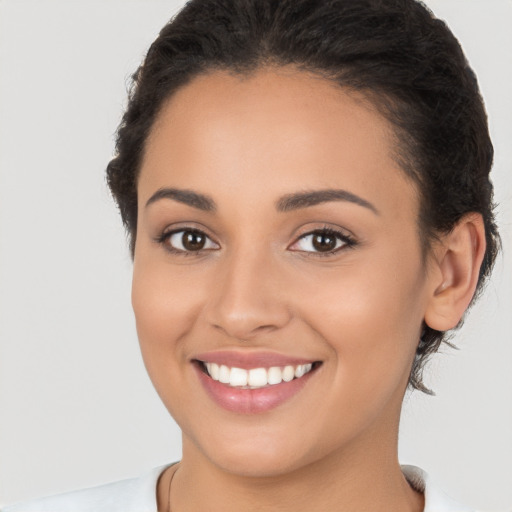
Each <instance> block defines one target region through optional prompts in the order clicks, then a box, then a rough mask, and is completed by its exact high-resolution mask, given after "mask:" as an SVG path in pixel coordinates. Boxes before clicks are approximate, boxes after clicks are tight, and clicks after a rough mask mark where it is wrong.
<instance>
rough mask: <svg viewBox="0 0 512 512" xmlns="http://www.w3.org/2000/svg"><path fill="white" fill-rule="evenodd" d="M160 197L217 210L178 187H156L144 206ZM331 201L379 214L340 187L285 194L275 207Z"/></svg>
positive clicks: (209, 200) (208, 200)
mask: <svg viewBox="0 0 512 512" xmlns="http://www.w3.org/2000/svg"><path fill="white" fill-rule="evenodd" d="M160 199H172V200H174V201H178V202H179V203H183V204H186V205H188V206H191V207H193V208H197V209H198V210H202V211H205V212H212V213H214V212H215V211H216V210H217V205H216V204H215V201H214V200H213V199H212V198H210V197H208V196H207V195H204V194H200V193H198V192H193V191H192V190H184V189H178V188H161V189H158V190H157V191H156V192H155V193H154V194H153V195H152V196H151V197H150V198H149V199H148V200H147V202H146V208H147V207H148V206H149V205H150V204H152V203H155V202H156V201H159V200H160ZM331 201H347V202H349V203H354V204H357V205H359V206H363V207H364V208H368V209H369V210H371V211H372V212H373V213H375V214H376V215H379V211H378V210H377V208H376V207H375V206H374V205H373V204H372V203H370V202H369V201H367V200H366V199H363V198H362V197H359V196H357V195H355V194H353V193H352V192H348V191H347V190H342V189H325V190H313V191H306V192H297V193H294V194H287V195H285V196H283V197H281V198H280V199H279V200H278V201H277V202H276V209H277V210H278V211H279V212H289V211H293V210H299V209H302V208H308V207H311V206H315V205H317V204H321V203H327V202H331Z"/></svg>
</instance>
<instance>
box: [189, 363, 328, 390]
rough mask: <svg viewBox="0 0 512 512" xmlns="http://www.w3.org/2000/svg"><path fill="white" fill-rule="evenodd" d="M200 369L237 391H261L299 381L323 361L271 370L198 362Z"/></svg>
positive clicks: (277, 367) (274, 367) (275, 367)
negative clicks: (261, 389) (284, 383)
mask: <svg viewBox="0 0 512 512" xmlns="http://www.w3.org/2000/svg"><path fill="white" fill-rule="evenodd" d="M196 362H197V364H198V365H199V367H200V369H201V370H202V371H203V372H204V373H205V374H206V375H208V376H209V377H210V378H211V379H213V380H214V381H217V382H220V383H221V384H225V385H226V386H229V387H232V388H237V389H260V388H268V387H271V386H276V385H278V384H281V383H283V382H291V381H292V380H297V379H300V378H302V377H304V375H307V374H308V373H310V372H312V371H313V370H315V369H316V368H318V367H319V366H320V365H321V364H322V363H321V361H314V362H311V363H306V364H298V365H286V366H271V367H269V368H265V367H259V368H251V369H244V368H237V367H230V366H227V365H223V364H217V363H212V362H206V361H200V360H196Z"/></svg>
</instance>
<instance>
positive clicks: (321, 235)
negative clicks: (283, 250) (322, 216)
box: [290, 229, 356, 256]
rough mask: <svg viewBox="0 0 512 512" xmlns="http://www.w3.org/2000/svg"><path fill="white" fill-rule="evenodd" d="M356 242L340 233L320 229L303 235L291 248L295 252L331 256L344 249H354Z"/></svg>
mask: <svg viewBox="0 0 512 512" xmlns="http://www.w3.org/2000/svg"><path fill="white" fill-rule="evenodd" d="M354 245H356V242H355V240H353V239H352V238H351V237H349V236H347V235H345V234H344V233H342V232H340V231H335V230H333V229H318V230H315V231H311V232H310V233H306V234H305V235H302V236H301V237H300V238H299V239H298V240H297V241H296V242H295V243H294V244H293V245H292V246H291V247H290V249H291V250H293V251H300V252H306V253H311V254H322V255H324V256H329V255H330V254H336V253H337V252H338V251H339V250H341V249H343V248H344V247H353V246H354Z"/></svg>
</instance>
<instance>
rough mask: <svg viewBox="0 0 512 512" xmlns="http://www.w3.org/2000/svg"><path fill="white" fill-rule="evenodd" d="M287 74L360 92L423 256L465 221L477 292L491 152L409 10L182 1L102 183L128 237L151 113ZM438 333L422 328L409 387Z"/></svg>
mask: <svg viewBox="0 0 512 512" xmlns="http://www.w3.org/2000/svg"><path fill="white" fill-rule="evenodd" d="M266 65H277V66H284V65H294V66H296V67H298V68H299V69H304V70H307V71H310V72H314V73H317V74H320V75H322V76H324V77H326V78H328V79H329V80H332V81H333V82H335V83H337V84H339V85H340V86H341V87H349V88H352V89H355V90H358V91H361V92H363V93H364V94H366V95H367V97H368V98H369V99H370V100H371V101H372V102H373V103H374V104H375V105H376V106H377V108H379V110H380V111H381V112H382V113H383V114H384V115H385V116H386V117H387V119H388V120H389V121H390V122H391V123H392V124H393V126H394V127H395V131H396V135H397V140H398V142H397V156H398V159H399V162H400V164H401V167H402V168H403V170H404V172H405V173H406V174H407V175H408V176H409V177H410V178H411V179H413V180H414V182H415V183H416V184H417V187H418V190H419V193H420V216H419V219H418V225H419V231H420V234H421V239H422V242H423V244H424V247H425V248H426V249H428V247H429V245H430V242H431V241H432V240H433V238H435V237H436V235H438V234H441V233H446V232H449V231H450V230H451V229H453V227H454V226H455V224H456V223H457V222H458V221H459V220H460V219H461V217H462V216H463V215H465V214H467V213H469V212H478V213H480V214H481V215H482V217H483V220H484V224H485V230H486V242H487V248H486V252H485V257H484V261H483V264H482V267H481V269H480V278H479V283H478V291H479V290H481V288H482V285H483V283H484V281H485V279H486V277H487V276H488V275H489V273H490V271H491V269H492V266H493V263H494V259H495V257H496V254H497V251H498V248H499V235H498V232H497V229H496V225H495V223H494V216H493V188H492V184H491V182H490V181H489V172H490V169H491V166H492V160H493V147H492V144H491V140H490V138H489V132H488V126H487V117H486V113H485V109H484V105H483V102H482V98H481V96H480V92H479V88H478V84H477V80H476V77H475V75H474V73H473V71H472V70H471V68H470V67H469V65H468V62H467V61H466V58H465V57H464V54H463V52H462V49H461V47H460V45H459V43H458V41H457V40H456V38H455V37H454V36H453V34H452V33H451V32H450V30H449V29H448V28H447V26H446V25H445V23H443V22H442V21H440V20H439V19H436V18H435V17H434V16H433V15H432V13H431V12H430V11H429V10H428V9H427V8H426V7H425V6H424V5H423V4H422V3H421V2H418V1H415V0H192V1H190V2H188V3H187V4H186V6H185V7H184V8H183V9H182V10H181V11H180V12H179V13H178V14H177V16H175V17H174V18H173V19H172V20H171V21H170V22H169V23H168V24H167V25H166V26H165V27H164V28H163V29H162V30H161V32H160V35H159V36H158V38H157V39H156V40H155V41H154V43H153V44H152V45H151V47H150V49H149V51H148V53H147V56H146V58H145V60H144V62H143V64H142V65H141V66H140V67H139V69H138V70H137V71H136V73H135V74H134V75H133V84H132V88H131V91H130V94H129V102H128V107H127V109H126V112H125V114H124V117H123V119H122V122H121V124H120V126H119V129H118V135H117V144H116V155H115V157H114V158H113V159H112V160H111V161H110V163H109V164H108V168H107V179H108V184H109V186H110V189H111V191H112V194H113V196H114V198H115V200H116V202H117V204H118V206H119V209H120V212H121V216H122V219H123V222H124V224H125V226H126V228H127V231H128V234H129V237H130V248H131V251H132V254H133V250H134V247H135V241H136V235H137V176H138V172H139V168H140V165H141V161H142V158H143V154H144V146H145V142H146V140H147V137H148V134H149V132H150V130H151V127H152V126H153V123H154V121H155V118H156V116H157V115H158V112H159V110H160V108H161V107H162V104H163V102H164V101H165V100H166V99H167V98H169V96H171V95H172V94H173V93H174V92H176V90H178V89H179V88H180V87H183V86H184V85H185V84H187V83H188V82H190V81H191V80H192V79H193V78H194V77H196V76H198V75H200V74H201V73H206V72H208V71H211V70H215V69H221V70H228V71H230V72H234V73H239V74H249V73H251V72H254V71H255V70H257V69H258V68H260V67H262V66H266ZM443 341H447V336H446V333H443V332H440V331H436V330H434V329H431V328H430V327H428V326H427V325H424V331H423V335H422V337H421V340H420V341H419V344H418V348H417V354H416V358H415V360H414V363H413V367H412V371H411V377H410V385H411V386H412V387H413V388H416V389H421V390H423V391H425V392H429V390H428V389H427V388H425V386H424V385H423V383H422V370H423V367H424V363H425V361H426V360H427V357H428V356H429V355H430V354H432V353H434V352H436V351H437V350H438V348H439V346H440V344H441V343H442V342H443Z"/></svg>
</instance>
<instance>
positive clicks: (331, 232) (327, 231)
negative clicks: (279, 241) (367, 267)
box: [156, 226, 357, 257]
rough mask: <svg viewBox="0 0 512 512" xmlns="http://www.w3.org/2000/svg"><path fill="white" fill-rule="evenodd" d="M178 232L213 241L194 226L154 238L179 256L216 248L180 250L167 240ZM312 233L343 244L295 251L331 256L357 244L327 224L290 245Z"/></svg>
mask: <svg viewBox="0 0 512 512" xmlns="http://www.w3.org/2000/svg"><path fill="white" fill-rule="evenodd" d="M178 233H193V234H197V235H202V236H204V237H206V238H207V239H208V240H210V241H211V242H213V241H212V239H211V238H210V237H209V236H208V235H207V234H206V233H205V232H204V231H201V230H200V229H196V228H180V229H174V230H172V231H168V232H164V233H162V234H161V235H160V236H159V237H157V238H156V242H157V243H159V244H161V245H163V246H165V249H166V250H167V251H169V252H170V253H172V254H177V255H180V256H201V255H203V254H204V252H205V251H211V250H216V249H199V250H197V251H186V250H182V249H176V248H175V247H173V246H172V245H170V244H169V243H168V241H169V239H170V238H171V237H172V236H173V235H176V234H178ZM314 235H327V236H332V237H334V238H336V239H337V240H339V241H341V242H342V244H343V245H341V247H336V248H335V249H333V250H331V251H325V252H323V251H296V252H303V253H304V254H305V255H306V256H307V257H327V256H332V255H334V254H336V253H338V252H340V251H342V250H345V249H351V248H353V247H355V246H356V245H357V242H356V240H355V239H354V238H352V237H351V236H349V235H347V234H345V233H342V232H341V231H338V230H336V229H332V228H330V227H327V226H325V227H323V228H319V229H314V230H312V231H308V232H307V233H304V234H302V235H301V236H300V237H299V238H297V240H296V241H295V242H293V244H291V245H292V246H293V245H296V244H297V243H299V241H301V240H304V239H305V238H306V237H308V236H314ZM213 243H216V242H213ZM216 245H218V244H216Z"/></svg>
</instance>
